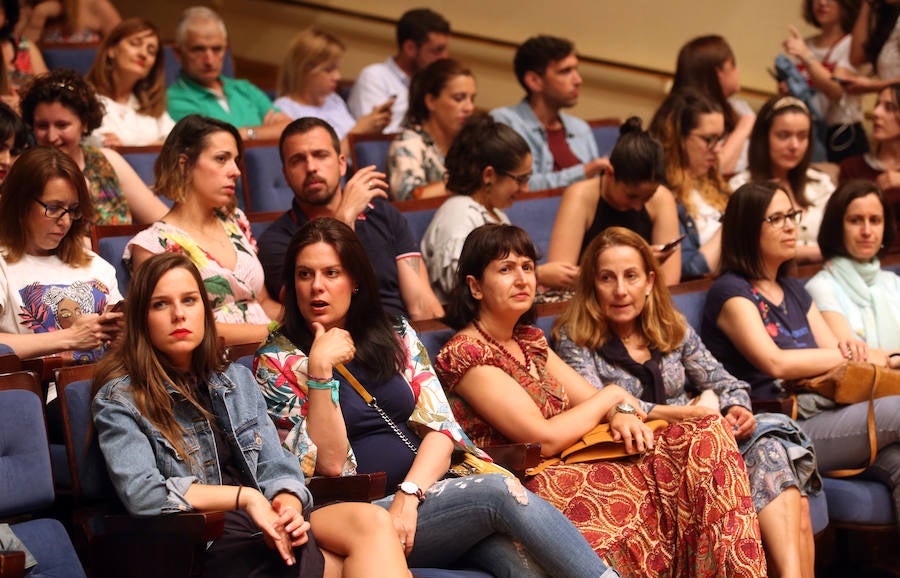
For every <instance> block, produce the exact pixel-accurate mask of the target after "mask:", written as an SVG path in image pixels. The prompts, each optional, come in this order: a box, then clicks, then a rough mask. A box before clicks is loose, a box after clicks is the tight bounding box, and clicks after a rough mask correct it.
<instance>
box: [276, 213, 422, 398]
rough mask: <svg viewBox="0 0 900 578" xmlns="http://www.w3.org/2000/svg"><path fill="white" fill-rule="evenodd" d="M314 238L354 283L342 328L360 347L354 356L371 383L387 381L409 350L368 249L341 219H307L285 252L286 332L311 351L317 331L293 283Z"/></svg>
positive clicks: (284, 329)
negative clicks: (389, 313)
mask: <svg viewBox="0 0 900 578" xmlns="http://www.w3.org/2000/svg"><path fill="white" fill-rule="evenodd" d="M316 243H325V244H327V245H329V246H331V247H332V248H333V249H334V251H335V253H337V254H338V257H339V258H340V260H341V267H343V269H344V270H345V271H346V272H347V275H349V276H350V278H351V279H352V280H353V282H354V283H355V284H356V290H355V291H354V293H353V297H352V298H351V299H350V308H349V309H348V310H347V317H346V322H345V324H344V325H345V326H344V329H346V330H347V331H348V332H349V333H350V335H351V336H352V337H353V342H354V344H355V345H356V347H357V351H356V356H355V359H356V360H357V361H359V362H360V363H361V364H362V365H363V366H364V367H365V368H366V369H368V370H369V375H368V377H369V378H370V379H371V380H372V382H373V383H384V382H385V381H387V380H388V379H390V377H391V376H392V375H394V374H397V373H400V372H402V371H403V369H404V367H405V364H406V353H405V351H404V349H403V347H402V346H401V345H400V341H399V340H398V339H397V335H396V333H395V332H394V329H393V325H392V324H391V321H390V319H389V317H388V316H387V314H386V313H385V312H384V308H383V307H382V306H381V295H380V293H379V289H378V279H377V278H376V276H375V270H374V269H373V268H372V263H371V262H370V261H369V256H368V254H367V253H366V249H365V248H364V247H363V245H362V243H361V242H360V240H359V237H357V236H356V233H354V232H353V230H352V229H351V228H350V227H348V226H347V225H346V224H344V223H343V222H341V221H338V220H337V219H333V218H331V217H321V218H318V219H313V220H311V221H308V222H307V223H306V224H305V225H303V226H302V227H300V230H299V231H297V233H296V234H295V235H294V237H293V238H292V239H291V242H290V244H289V245H288V248H287V251H286V252H285V254H284V268H283V269H282V271H283V275H282V283H283V284H284V299H283V300H282V303H283V304H284V321H283V323H282V332H283V333H284V335H285V336H286V337H287V338H288V339H290V340H291V341H292V342H293V343H294V344H295V345H297V346H298V347H300V348H301V349H303V350H304V351H306V352H307V353H308V352H309V349H310V347H311V346H312V342H313V337H314V336H313V334H312V332H311V331H310V329H309V327H308V326H307V324H306V320H305V319H304V318H303V315H302V314H301V313H300V308H299V307H298V305H297V287H296V285H295V284H294V276H295V270H296V268H297V255H299V254H300V251H302V250H303V249H305V248H306V247H308V246H310V245H314V244H316Z"/></svg>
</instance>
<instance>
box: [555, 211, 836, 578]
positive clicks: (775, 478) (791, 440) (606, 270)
mask: <svg viewBox="0 0 900 578" xmlns="http://www.w3.org/2000/svg"><path fill="white" fill-rule="evenodd" d="M659 275H660V272H659V265H658V263H657V262H656V259H655V258H654V257H653V254H652V252H651V250H650V247H649V246H648V245H647V243H646V242H645V241H644V240H643V239H641V238H640V237H639V236H638V235H637V234H636V233H634V232H633V231H629V230H628V229H623V228H621V227H612V228H609V229H606V230H605V231H603V232H602V233H601V234H600V235H599V236H597V237H596V238H595V239H594V240H593V241H592V242H591V244H590V245H588V248H587V250H586V251H585V253H584V256H583V257H582V260H581V278H580V281H579V283H578V285H577V287H576V289H575V296H574V297H573V298H572V300H571V301H570V302H569V306H568V308H567V309H566V310H565V311H564V312H563V314H562V315H560V317H559V319H558V320H557V322H556V324H555V326H554V330H553V336H554V341H555V342H556V351H557V353H558V354H559V356H560V358H562V360H563V361H565V362H566V363H568V364H569V365H570V366H571V367H572V368H573V369H574V370H575V371H577V372H578V373H579V374H580V375H581V376H582V377H584V378H585V379H586V380H587V381H588V382H589V383H590V384H591V385H593V386H594V387H596V388H597V389H600V390H602V389H603V388H604V387H605V386H606V384H611V383H615V384H617V385H619V386H621V387H623V388H625V390H626V391H628V392H629V393H631V394H632V395H634V396H635V397H638V398H639V399H640V403H641V409H643V410H644V411H645V412H647V417H649V418H659V419H665V420H667V421H669V422H679V421H681V420H685V419H691V418H696V417H702V416H705V415H715V416H720V415H724V419H725V421H726V422H727V426H728V429H729V430H730V431H731V432H732V434H733V435H734V438H735V440H736V441H737V442H738V449H739V450H740V451H741V455H742V456H743V458H744V464H745V466H746V468H747V473H748V474H749V478H750V492H751V495H752V496H753V505H754V507H755V509H756V512H757V515H758V517H759V525H760V530H761V533H762V538H763V544H764V545H765V547H766V550H767V553H768V560H769V562H770V565H769V571H770V574H771V575H774V576H806V577H808V578H812V577H813V574H814V559H815V554H814V553H815V544H814V542H813V533H812V522H811V521H810V518H809V504H808V500H807V498H806V495H807V494H808V493H818V491H819V490H820V489H821V487H822V480H821V478H819V475H818V473H817V472H816V459H815V454H814V453H813V450H812V442H810V441H809V439H808V438H807V437H806V436H805V435H804V434H803V433H802V432H801V431H800V429H799V426H798V425H797V424H796V423H795V422H794V421H793V420H792V419H790V418H789V417H787V416H785V415H782V414H768V413H767V414H757V415H756V416H754V415H753V408H752V407H751V405H750V396H749V395H748V393H747V391H748V390H749V389H750V388H749V386H748V385H747V384H746V383H744V382H743V381H740V380H738V379H735V378H734V377H733V376H731V375H730V374H729V373H728V372H727V371H725V369H724V368H723V367H722V364H720V363H719V362H718V361H717V360H716V358H714V357H713V356H712V354H710V353H709V351H707V349H706V347H704V346H703V342H702V341H700V336H699V335H697V333H696V332H695V331H694V329H693V328H692V327H691V326H690V325H688V324H687V322H686V321H685V319H684V317H682V316H681V314H679V313H678V311H677V309H676V308H675V305H674V304H673V303H672V299H671V297H670V296H669V291H668V289H667V288H666V287H665V285H664V284H662V283H657V282H656V279H657V278H659ZM686 383H690V384H691V385H692V386H693V387H694V388H695V389H696V390H697V391H698V392H701V393H702V392H711V393H714V394H715V396H714V397H713V399H714V400H715V401H714V402H713V403H710V404H709V405H706V404H704V403H702V401H703V396H700V397H695V398H694V399H693V400H691V399H690V398H689V396H688V393H687V392H686V391H685V384H686Z"/></svg>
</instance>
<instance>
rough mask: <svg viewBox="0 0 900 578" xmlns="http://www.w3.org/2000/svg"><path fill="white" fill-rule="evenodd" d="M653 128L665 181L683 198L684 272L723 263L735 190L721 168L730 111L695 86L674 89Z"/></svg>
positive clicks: (695, 273) (680, 205)
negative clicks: (726, 214)
mask: <svg viewBox="0 0 900 578" xmlns="http://www.w3.org/2000/svg"><path fill="white" fill-rule="evenodd" d="M650 132H651V133H652V134H653V135H654V136H655V137H656V138H657V139H659V141H660V142H661V143H662V145H663V149H664V150H665V156H666V180H667V181H668V185H669V187H671V189H672V192H673V193H675V198H676V199H677V202H678V221H679V227H680V232H681V234H682V235H685V238H684V241H683V242H682V244H681V275H682V277H685V276H688V277H696V276H699V275H706V274H708V273H710V272H712V271H716V270H717V269H718V268H719V257H720V255H721V252H722V226H721V223H720V222H719V220H720V219H721V218H722V211H724V210H725V205H727V204H728V198H729V197H730V196H731V189H730V188H729V187H728V183H726V182H725V179H724V178H723V177H722V173H721V172H720V171H719V154H718V153H719V150H720V149H721V148H722V143H723V142H724V140H725V116H724V114H723V113H722V109H721V108H720V107H719V105H718V104H716V103H715V101H713V100H711V99H709V98H707V97H706V96H704V95H703V94H702V93H700V92H698V91H696V90H693V89H689V88H687V89H684V90H679V91H677V92H672V93H670V94H669V96H668V97H667V98H666V100H665V101H663V103H662V106H660V107H659V110H657V111H656V114H655V115H654V117H653V121H652V122H651V124H650Z"/></svg>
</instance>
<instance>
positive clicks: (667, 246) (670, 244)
mask: <svg viewBox="0 0 900 578" xmlns="http://www.w3.org/2000/svg"><path fill="white" fill-rule="evenodd" d="M685 237H687V234H684V235H682V236H680V237H678V238H677V239H675V240H673V241H669V242H668V243H666V244H665V245H663V246H662V248H661V249H660V250H659V251H660V253H668V252H669V251H671V250H672V249H674V248H675V247H677V246H678V245H680V244H681V242H682V241H684V238H685Z"/></svg>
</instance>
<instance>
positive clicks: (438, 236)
mask: <svg viewBox="0 0 900 578" xmlns="http://www.w3.org/2000/svg"><path fill="white" fill-rule="evenodd" d="M495 215H496V216H495ZM488 223H503V224H505V225H508V224H509V217H507V216H506V213H504V212H503V211H501V210H500V209H497V210H495V211H494V213H493V214H492V213H491V212H490V211H489V210H487V208H485V207H484V205H482V204H480V203H478V201H476V200H475V199H473V198H472V197H470V196H468V195H453V196H452V197H450V198H448V199H447V200H446V201H444V204H442V205H441V208H439V209H438V210H437V212H436V213H435V214H434V217H433V218H432V219H431V224H430V225H428V229H426V230H425V234H424V235H422V245H421V248H422V258H423V259H425V265H426V266H427V267H428V278H429V279H431V286H432V288H433V289H434V292H435V294H436V295H437V297H438V299H439V300H440V301H441V302H442V303H446V302H447V298H448V297H449V295H450V291H452V290H453V285H454V284H455V283H456V265H457V263H458V262H459V254H460V253H462V246H463V243H465V241H466V237H468V236H469V233H471V232H472V231H473V230H475V229H477V228H478V227H480V226H481V225H486V224H488Z"/></svg>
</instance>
